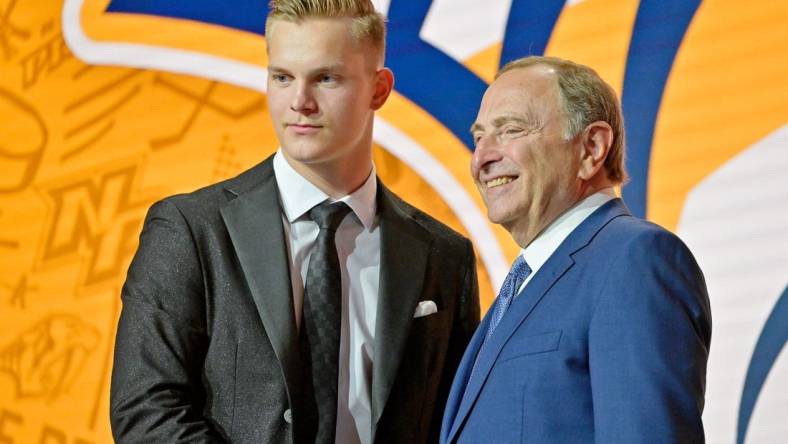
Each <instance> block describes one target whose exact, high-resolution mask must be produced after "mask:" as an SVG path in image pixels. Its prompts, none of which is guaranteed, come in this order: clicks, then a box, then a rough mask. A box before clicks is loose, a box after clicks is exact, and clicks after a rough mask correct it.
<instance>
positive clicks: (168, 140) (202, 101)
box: [150, 78, 217, 150]
mask: <svg viewBox="0 0 788 444" xmlns="http://www.w3.org/2000/svg"><path fill="white" fill-rule="evenodd" d="M157 80H159V79H158V78H157ZM216 85H217V83H216V82H211V83H210V84H209V85H208V88H206V89H205V92H203V94H202V95H201V96H200V97H195V98H196V99H197V100H198V101H197V103H196V106H195V107H194V111H192V113H191V115H190V116H189V117H188V118H187V119H186V122H185V123H184V124H183V127H182V128H181V130H180V131H178V132H177V133H176V134H173V135H172V136H166V137H160V138H157V139H154V140H151V142H150V144H151V146H152V147H153V149H155V150H159V149H162V148H164V147H166V146H167V145H172V144H173V143H176V142H178V141H179V140H181V139H183V136H184V135H186V133H187V132H188V131H189V129H191V127H192V125H193V124H194V121H195V120H197V116H198V115H200V111H202V109H203V107H204V106H205V105H206V103H207V101H208V97H210V96H211V93H212V92H213V90H214V89H215V88H216Z"/></svg>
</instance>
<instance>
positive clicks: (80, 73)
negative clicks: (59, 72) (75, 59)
mask: <svg viewBox="0 0 788 444" xmlns="http://www.w3.org/2000/svg"><path fill="white" fill-rule="evenodd" d="M94 67H95V66H94V65H85V66H82V67H80V68H79V69H78V70H77V72H75V73H74V76H73V77H71V78H72V80H77V79H79V78H80V77H82V76H83V75H85V74H87V73H88V72H90V71H91V70H92V69H93V68H94Z"/></svg>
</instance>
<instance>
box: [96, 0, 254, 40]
mask: <svg viewBox="0 0 788 444" xmlns="http://www.w3.org/2000/svg"><path fill="white" fill-rule="evenodd" d="M228 3H230V4H228ZM107 11H108V12H125V13H130V14H146V15H157V16H161V17H172V18H178V19H186V20H195V21H200V22H204V23H212V24H214V25H221V26H226V27H228V28H235V29H239V30H241V31H248V32H253V33H255V34H260V35H264V34H265V18H266V16H268V0H232V1H231V2H223V1H222V2H217V1H216V0H189V1H183V0H156V1H143V0H112V2H111V3H110V4H109V6H108V7H107Z"/></svg>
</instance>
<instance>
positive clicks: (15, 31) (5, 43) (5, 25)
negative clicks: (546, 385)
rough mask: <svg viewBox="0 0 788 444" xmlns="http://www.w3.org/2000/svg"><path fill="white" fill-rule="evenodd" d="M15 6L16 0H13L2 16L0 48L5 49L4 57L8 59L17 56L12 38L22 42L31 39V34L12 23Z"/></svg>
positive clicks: (0, 17) (0, 18)
mask: <svg viewBox="0 0 788 444" xmlns="http://www.w3.org/2000/svg"><path fill="white" fill-rule="evenodd" d="M15 6H16V0H11V1H10V2H8V7H7V8H6V9H5V10H4V11H3V13H2V15H0V47H2V48H3V55H4V56H5V58H6V59H9V58H11V57H13V56H14V54H16V50H15V49H14V48H12V47H11V39H10V36H12V35H13V36H16V37H19V38H21V39H22V40H27V39H29V38H30V32H28V31H26V30H24V29H20V28H19V27H17V26H15V25H14V24H13V23H11V13H12V12H13V11H14V7H15ZM6 30H7V31H6Z"/></svg>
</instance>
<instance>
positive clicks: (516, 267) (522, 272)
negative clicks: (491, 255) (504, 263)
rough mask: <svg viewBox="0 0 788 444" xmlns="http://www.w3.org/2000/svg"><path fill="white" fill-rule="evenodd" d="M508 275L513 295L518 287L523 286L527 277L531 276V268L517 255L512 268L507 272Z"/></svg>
mask: <svg viewBox="0 0 788 444" xmlns="http://www.w3.org/2000/svg"><path fill="white" fill-rule="evenodd" d="M509 274H510V275H511V276H512V280H513V283H514V288H513V289H512V290H513V291H514V292H515V293H516V292H517V290H518V289H519V288H520V285H522V284H523V281H525V280H526V279H527V278H528V275H529V274H531V267H529V266H528V263H527V262H525V259H524V258H523V255H522V254H518V255H517V259H515V260H514V262H513V263H512V268H511V270H509Z"/></svg>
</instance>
